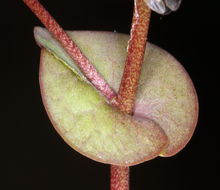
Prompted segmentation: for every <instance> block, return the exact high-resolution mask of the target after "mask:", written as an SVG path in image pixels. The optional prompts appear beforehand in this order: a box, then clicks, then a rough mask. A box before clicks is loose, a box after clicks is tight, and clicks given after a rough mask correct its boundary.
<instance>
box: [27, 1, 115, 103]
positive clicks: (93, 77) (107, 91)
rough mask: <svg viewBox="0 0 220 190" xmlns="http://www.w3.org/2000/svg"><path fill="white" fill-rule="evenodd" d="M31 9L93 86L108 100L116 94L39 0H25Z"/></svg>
mask: <svg viewBox="0 0 220 190" xmlns="http://www.w3.org/2000/svg"><path fill="white" fill-rule="evenodd" d="M23 1H24V3H25V4H26V5H27V6H28V7H29V8H30V9H31V11H32V12H33V13H34V14H35V15H36V16H37V17H38V18H39V20H40V21H41V22H42V23H43V24H44V25H45V27H46V28H47V29H48V30H49V31H50V32H51V34H52V35H53V36H54V38H55V39H57V41H59V42H60V44H61V45H62V46H63V48H64V49H65V50H66V52H67V53H68V54H69V55H70V57H71V58H72V59H73V60H74V61H75V63H76V64H77V65H78V66H79V68H80V69H81V71H82V72H83V73H84V75H85V76H86V77H87V79H88V80H89V81H90V82H91V83H92V84H93V86H94V87H95V88H96V89H97V90H98V91H99V92H101V93H102V94H103V96H105V97H106V99H107V100H108V101H111V100H112V98H114V97H115V96H116V94H115V92H114V91H113V90H112V88H111V87H110V86H109V85H108V83H107V82H106V81H105V80H104V79H103V78H102V76H101V75H100V74H99V73H98V71H97V70H96V69H95V67H94V66H93V65H92V64H91V63H90V61H89V60H88V59H87V58H86V56H85V55H84V54H83V53H82V52H81V50H80V49H79V48H78V47H77V46H76V44H75V43H74V42H73V41H72V39H71V38H70V37H69V36H68V34H67V33H66V32H65V31H64V30H63V29H62V27H61V26H60V25H59V24H58V23H57V22H56V21H55V20H54V18H53V17H52V16H51V15H50V13H49V12H48V11H47V10H46V9H45V8H44V7H43V6H42V5H41V4H40V3H39V1H38V0H23Z"/></svg>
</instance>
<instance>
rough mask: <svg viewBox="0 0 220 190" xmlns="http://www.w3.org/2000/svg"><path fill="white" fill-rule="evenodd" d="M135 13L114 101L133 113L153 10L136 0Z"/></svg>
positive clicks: (129, 112)
mask: <svg viewBox="0 0 220 190" xmlns="http://www.w3.org/2000/svg"><path fill="white" fill-rule="evenodd" d="M134 2H135V3H134V13H133V20H132V26H131V33H130V41H129V45H128V53H127V59H126V65H125V69H124V74H123V77H122V81H121V85H120V88H119V92H118V94H117V97H116V98H114V99H113V101H112V103H113V104H114V105H116V107H117V108H119V109H120V110H121V111H124V112H126V113H128V114H132V112H133V106H134V100H135V96H136V91H137V87H138V81H139V78H140V73H141V67H142V63H143V58H144V53H145V47H146V40H147V34H148V29H149V23H150V14H151V10H150V8H149V7H148V6H147V5H146V3H145V2H144V0H135V1H134Z"/></svg>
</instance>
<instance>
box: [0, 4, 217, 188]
mask: <svg viewBox="0 0 220 190" xmlns="http://www.w3.org/2000/svg"><path fill="white" fill-rule="evenodd" d="M41 2H42V3H43V5H44V6H45V7H46V8H47V9H48V10H49V12H50V13H51V14H52V15H53V16H54V18H55V19H56V20H57V21H58V22H59V23H60V24H61V25H62V26H63V28H64V29H68V30H107V31H117V32H122V33H127V34H129V29H130V23H131V18H132V11H133V0H111V1H107V0H93V1H91V0H81V1H75V0H70V1H68V0H62V1H61V0H47V1H46V0H42V1H41ZM204 2H206V1H203V3H202V1H187V0H183V3H182V5H181V7H180V9H179V10H178V11H177V12H175V13H171V14H170V15H168V16H160V15H157V14H156V13H153V14H152V19H151V26H150V31H149V41H150V42H152V43H154V44H157V45H158V46H160V47H162V48H164V49H166V50H167V51H169V52H170V53H171V54H173V55H174V56H175V57H176V58H177V59H178V60H179V61H180V62H181V63H182V64H183V66H184V67H185V68H186V70H187V71H188V73H189V75H190V76H191V78H192V80H193V82H194V85H195V88H196V90H197V93H198V97H199V103H200V113H199V120H198V125H197V128H196V130H195V133H194V135H193V138H192V139H191V141H190V142H189V144H188V145H187V146H186V148H185V149H183V150H182V151H181V152H180V153H179V154H177V155H175V156H173V157H170V158H160V157H158V158H156V159H154V160H152V161H149V162H146V163H143V164H140V165H137V166H134V167H131V180H130V186H131V190H134V189H135V190H142V189H147V190H152V189H161V188H163V189H169V190H174V189H195V188H196V189H199V188H202V187H205V186H207V187H208V186H209V188H210V189H212V187H214V184H215V182H216V181H217V179H218V178H219V174H217V162H218V161H219V159H218V149H217V135H218V133H217V128H219V124H218V123H219V122H218V120H219V119H218V117H217V113H218V112H219V111H218V109H217V104H218V103H219V102H218V99H217V94H218V87H219V86H218V85H217V73H218V72H219V69H217V64H218V61H216V60H215V59H213V58H214V56H215V53H214V49H218V47H216V46H214V45H217V39H216V38H217V36H216V35H215V32H214V31H215V30H216V28H217V27H218V25H219V21H217V19H216V18H217V16H216V15H214V13H215V12H214V11H213V10H212V9H211V8H210V7H209V6H208V5H207V4H206V3H204ZM6 3H8V4H6ZM199 3H200V4H199ZM214 6H215V5H212V7H214ZM1 13H3V15H2V17H1V18H2V19H1V20H2V21H1V22H2V24H1V30H2V29H3V35H2V38H1V41H2V42H3V54H2V57H3V59H2V63H1V71H0V72H1V77H2V81H1V84H2V87H3V88H2V89H3V90H2V92H1V96H2V105H4V106H6V108H2V111H3V113H4V114H5V115H3V114H2V119H3V122H2V126H1V129H2V139H3V143H2V144H3V145H4V148H3V149H2V156H1V158H2V159H4V158H5V155H6V162H5V160H4V161H3V162H2V163H3V165H4V168H5V164H4V163H7V165H6V171H5V172H4V174H5V175H4V177H6V180H4V181H6V183H7V184H6V185H7V186H6V187H5V188H3V189H10V190H11V189H30V190H32V189H33V190H35V189H47V190H52V189H53V190H61V189H82V190H84V189H97V190H99V189H109V185H110V182H109V179H110V174H109V165H105V164H101V163H97V162H95V161H93V160H90V159H88V158H86V157H84V156H82V155H80V154H79V153H77V152H76V151H74V150H72V149H71V148H70V147H69V146H68V145H66V144H65V142H64V141H63V140H62V139H61V137H59V135H58V134H57V133H56V131H55V130H54V129H53V127H52V125H51V123H50V121H49V119H48V117H47V115H46V112H45V110H44V107H43V104H42V101H41V96H40V91H39V83H38V69H39V55H40V48H39V47H38V46H37V45H36V44H35V41H34V38H33V27H34V26H37V25H40V26H42V24H41V23H40V22H39V21H38V19H37V18H36V17H35V15H33V14H32V13H31V11H30V10H29V9H28V8H27V7H26V6H25V5H24V4H23V2H22V1H7V2H3V4H2V5H1ZM1 52H2V51H1ZM5 58H6V59H5ZM4 59H5V60H4ZM2 66H3V67H2ZM4 129H6V131H7V132H6V133H5V132H3V131H4ZM5 134H7V135H5ZM3 171H4V170H3ZM3 179H5V178H3Z"/></svg>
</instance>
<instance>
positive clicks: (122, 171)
mask: <svg viewBox="0 0 220 190" xmlns="http://www.w3.org/2000/svg"><path fill="white" fill-rule="evenodd" d="M128 189H129V167H127V166H114V165H111V190H128Z"/></svg>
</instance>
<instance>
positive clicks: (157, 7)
mask: <svg viewBox="0 0 220 190" xmlns="http://www.w3.org/2000/svg"><path fill="white" fill-rule="evenodd" d="M144 1H145V3H147V5H148V6H149V7H150V8H151V10H153V11H155V12H157V13H159V14H167V13H169V12H171V11H176V10H177V9H178V8H179V6H180V4H181V2H182V0H144Z"/></svg>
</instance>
